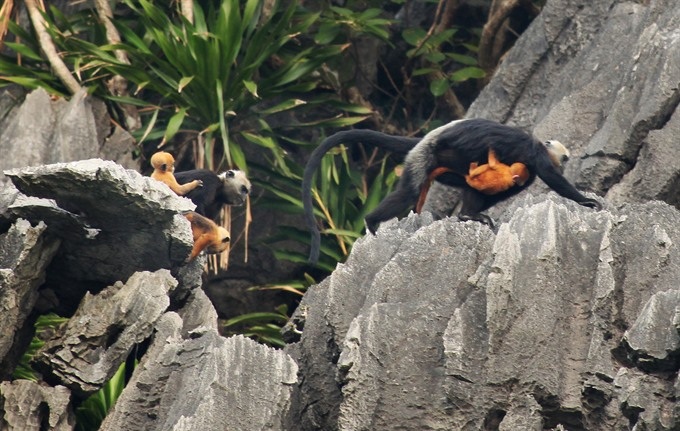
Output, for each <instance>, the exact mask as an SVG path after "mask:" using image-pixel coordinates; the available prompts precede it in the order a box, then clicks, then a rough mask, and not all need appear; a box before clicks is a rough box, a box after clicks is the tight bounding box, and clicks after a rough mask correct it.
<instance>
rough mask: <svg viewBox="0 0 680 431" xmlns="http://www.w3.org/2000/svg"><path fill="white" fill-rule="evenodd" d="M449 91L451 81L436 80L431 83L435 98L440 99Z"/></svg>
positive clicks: (431, 90)
mask: <svg viewBox="0 0 680 431" xmlns="http://www.w3.org/2000/svg"><path fill="white" fill-rule="evenodd" d="M448 89H449V81H448V80H447V79H435V80H433V81H432V82H430V92H431V93H432V95H433V96H435V97H439V96H441V95H442V94H444V93H446V91H447V90H448Z"/></svg>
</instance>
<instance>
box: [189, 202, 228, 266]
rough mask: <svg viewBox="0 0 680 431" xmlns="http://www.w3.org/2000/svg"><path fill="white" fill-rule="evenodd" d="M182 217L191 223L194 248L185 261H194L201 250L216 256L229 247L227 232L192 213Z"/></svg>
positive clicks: (207, 219) (212, 222)
mask: <svg viewBox="0 0 680 431" xmlns="http://www.w3.org/2000/svg"><path fill="white" fill-rule="evenodd" d="M184 217H186V218H187V220H189V223H191V234H192V236H193V237H194V247H193V249H192V250H191V255H190V256H189V258H188V259H187V260H193V259H195V258H196V256H198V254H199V253H200V252H201V251H203V250H205V252H206V253H208V254H217V253H222V252H223V251H224V250H226V249H227V247H229V240H230V237H229V231H228V230H226V229H225V228H223V227H222V226H218V225H217V223H215V222H214V221H212V220H210V219H209V218H207V217H203V216H202V215H200V214H199V213H197V212H194V211H191V212H188V213H186V214H184Z"/></svg>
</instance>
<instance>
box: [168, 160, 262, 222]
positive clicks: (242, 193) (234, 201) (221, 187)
mask: <svg viewBox="0 0 680 431" xmlns="http://www.w3.org/2000/svg"><path fill="white" fill-rule="evenodd" d="M233 177H234V172H233V171H227V172H226V179H225V181H229V180H230V179H231V178H233ZM175 178H176V179H177V182H178V183H180V184H185V183H188V182H190V181H193V180H201V181H203V187H197V188H195V189H193V190H192V191H190V192H189V193H187V194H186V196H185V197H187V198H189V199H191V201H192V202H193V203H194V205H196V212H197V213H199V214H201V215H203V216H205V217H208V218H209V219H211V220H216V219H217V217H218V215H219V213H220V211H221V210H222V207H223V206H224V205H242V204H243V202H244V201H245V197H246V196H247V195H248V194H249V193H250V189H249V185H248V186H246V185H245V184H242V185H236V188H235V189H234V188H233V187H232V188H229V187H227V185H226V184H225V181H223V180H222V178H221V177H220V176H218V175H217V174H216V173H214V172H212V171H210V170H208V169H194V170H191V171H184V172H175Z"/></svg>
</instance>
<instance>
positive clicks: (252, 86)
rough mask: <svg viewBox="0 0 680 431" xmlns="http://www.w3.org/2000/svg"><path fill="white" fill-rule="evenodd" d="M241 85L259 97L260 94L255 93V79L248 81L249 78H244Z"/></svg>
mask: <svg viewBox="0 0 680 431" xmlns="http://www.w3.org/2000/svg"><path fill="white" fill-rule="evenodd" d="M243 85H244V86H245V87H246V90H248V92H249V93H250V94H252V95H253V96H255V97H257V98H259V97H260V96H258V95H257V84H256V83H255V81H250V80H244V81H243Z"/></svg>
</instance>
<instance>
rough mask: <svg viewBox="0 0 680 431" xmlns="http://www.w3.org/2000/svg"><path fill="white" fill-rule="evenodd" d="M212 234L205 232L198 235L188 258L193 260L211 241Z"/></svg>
mask: <svg viewBox="0 0 680 431" xmlns="http://www.w3.org/2000/svg"><path fill="white" fill-rule="evenodd" d="M213 236H214V235H210V234H207V233H204V234H202V235H200V236H199V237H198V238H196V240H194V247H193V248H192V249H191V255H189V259H187V260H194V259H195V258H196V256H198V254H199V253H200V252H202V251H203V250H204V249H205V248H206V247H207V246H208V245H210V243H211V242H212V241H213Z"/></svg>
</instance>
